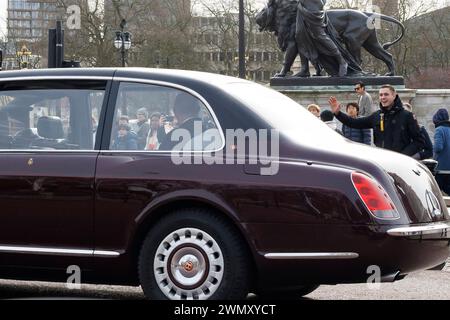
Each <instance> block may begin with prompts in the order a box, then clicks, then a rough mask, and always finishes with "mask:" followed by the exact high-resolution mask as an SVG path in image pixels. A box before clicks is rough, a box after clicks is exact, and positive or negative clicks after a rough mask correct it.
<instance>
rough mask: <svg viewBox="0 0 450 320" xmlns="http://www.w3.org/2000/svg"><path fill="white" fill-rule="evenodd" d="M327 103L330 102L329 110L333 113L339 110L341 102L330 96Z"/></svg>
mask: <svg viewBox="0 0 450 320" xmlns="http://www.w3.org/2000/svg"><path fill="white" fill-rule="evenodd" d="M328 103H329V104H330V107H331V111H332V112H333V113H334V114H338V113H339V112H340V111H341V104H340V102H339V101H338V100H337V99H336V97H331V98H330V99H329V100H328Z"/></svg>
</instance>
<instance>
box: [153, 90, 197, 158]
mask: <svg viewBox="0 0 450 320" xmlns="http://www.w3.org/2000/svg"><path fill="white" fill-rule="evenodd" d="M200 109H201V107H200V105H199V102H198V101H197V100H196V99H195V98H194V97H193V96H191V95H190V94H187V93H182V94H179V95H178V96H177V98H176V99H175V105H174V107H173V113H174V115H175V121H176V123H177V124H178V127H177V128H175V129H173V130H172V131H171V132H169V133H168V134H167V136H166V138H165V139H164V141H163V142H162V143H161V145H160V147H159V150H164V151H167V150H172V149H173V148H174V147H175V146H177V145H178V144H180V143H187V142H189V141H182V139H183V138H178V136H180V135H181V134H180V132H178V133H177V130H181V129H184V130H187V132H188V133H189V134H190V138H191V139H192V138H194V137H195V135H196V133H197V132H195V125H196V123H197V124H200V126H201V127H202V130H204V129H205V128H203V120H202V118H201V117H200Z"/></svg>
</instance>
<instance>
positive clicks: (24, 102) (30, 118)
mask: <svg viewBox="0 0 450 320" xmlns="http://www.w3.org/2000/svg"><path fill="white" fill-rule="evenodd" d="M104 95H105V91H104V90H100V89H99V90H91V89H20V90H5V91H0V149H8V150H49V151H51V150H94V146H95V139H96V130H97V124H98V119H99V115H100V111H101V107H102V104H103V99H104Z"/></svg>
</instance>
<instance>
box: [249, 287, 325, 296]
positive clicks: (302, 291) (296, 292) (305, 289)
mask: <svg viewBox="0 0 450 320" xmlns="http://www.w3.org/2000/svg"><path fill="white" fill-rule="evenodd" d="M317 288H319V286H318V285H305V286H302V287H300V288H297V289H295V290H294V289H291V290H280V291H270V292H260V293H258V297H259V298H261V299H263V300H265V299H268V300H296V299H300V298H301V297H304V296H306V295H308V294H310V293H311V292H313V291H315V290H316V289H317Z"/></svg>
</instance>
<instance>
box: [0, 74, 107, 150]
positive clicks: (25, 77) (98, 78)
mask: <svg viewBox="0 0 450 320" xmlns="http://www.w3.org/2000/svg"><path fill="white" fill-rule="evenodd" d="M112 79H113V77H112V76H111V77H104V76H37V77H35V76H28V77H27V76H24V77H14V78H0V82H6V81H8V82H9V81H26V80H30V81H35V80H37V81H39V80H101V81H112ZM105 94H106V91H105ZM94 152H95V153H99V152H100V150H97V149H95V150H36V149H0V153H94Z"/></svg>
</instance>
